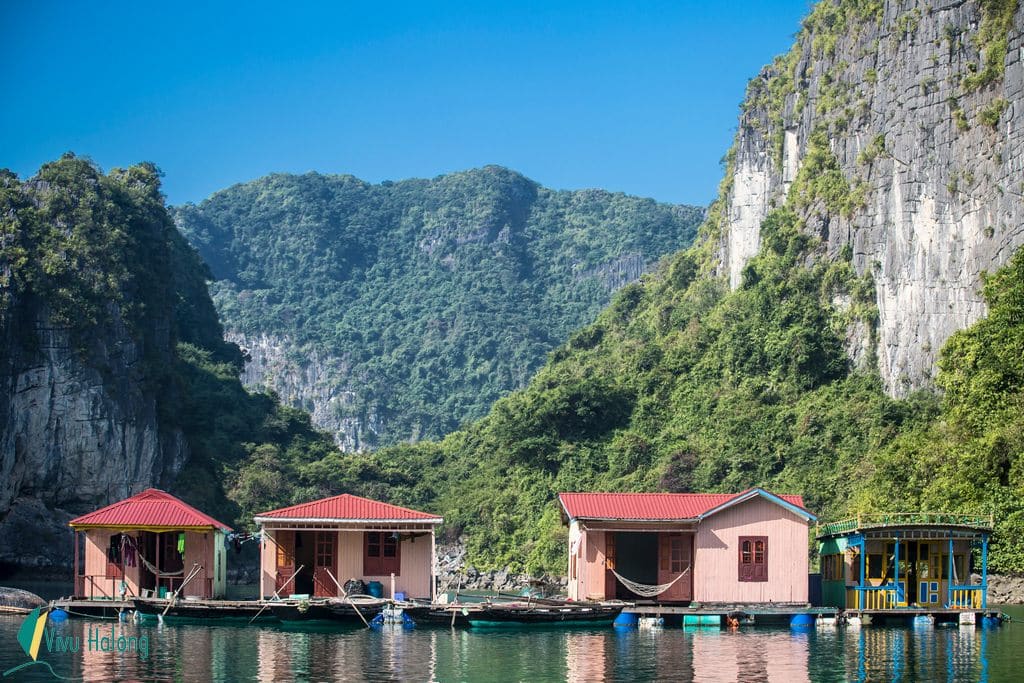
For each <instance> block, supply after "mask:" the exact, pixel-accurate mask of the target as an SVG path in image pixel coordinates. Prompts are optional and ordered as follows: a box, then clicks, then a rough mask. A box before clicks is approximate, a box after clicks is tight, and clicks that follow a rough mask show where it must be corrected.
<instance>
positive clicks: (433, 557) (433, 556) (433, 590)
mask: <svg viewBox="0 0 1024 683" xmlns="http://www.w3.org/2000/svg"><path fill="white" fill-rule="evenodd" d="M436 596H437V539H436V538H435V536H434V527H430V603H431V604H433V603H434V600H435V598H436Z"/></svg>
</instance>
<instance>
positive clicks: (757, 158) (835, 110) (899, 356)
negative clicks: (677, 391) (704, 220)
mask: <svg viewBox="0 0 1024 683" xmlns="http://www.w3.org/2000/svg"><path fill="white" fill-rule="evenodd" d="M1022 12H1024V10H1022V8H1021V7H1019V6H1018V3H1017V2H1016V0H1013V1H1011V2H1005V1H1001V0H999V1H987V2H963V1H956V2H934V3H924V2H913V1H908V0H900V1H896V2H884V3H882V2H848V1H846V0H843V1H836V0H823V2H821V3H819V5H818V6H816V7H815V9H814V10H813V12H812V14H811V15H810V17H809V18H808V19H806V20H805V22H804V25H805V27H807V28H808V30H807V31H804V32H802V33H801V35H800V38H799V40H798V42H797V44H796V45H795V46H794V48H793V50H792V51H791V52H790V53H789V54H788V55H787V56H785V57H782V58H780V59H778V60H776V61H775V63H774V64H772V65H771V66H769V67H767V68H766V69H765V70H764V71H763V72H762V73H761V74H760V75H759V76H758V77H757V78H756V79H754V80H753V81H752V82H751V85H750V88H749V91H748V98H747V101H746V102H745V103H744V107H743V115H742V117H741V120H740V129H739V135H738V137H737V140H736V144H735V147H734V149H733V151H732V153H731V154H732V163H731V172H730V175H729V176H728V177H727V178H726V188H727V192H728V194H727V196H728V206H727V208H726V210H725V211H724V212H723V214H724V215H723V220H722V222H721V231H720V243H719V260H720V264H721V265H720V269H721V272H722V273H724V274H726V275H728V279H729V282H730V285H731V286H732V287H733V288H736V287H738V286H739V285H740V282H741V280H742V273H743V268H744V266H745V264H746V263H747V261H748V260H749V259H750V258H751V257H753V256H754V255H755V254H757V252H758V249H759V247H760V242H761V240H760V237H761V236H760V231H761V222H762V221H763V219H764V218H765V217H766V216H767V215H768V213H769V211H771V210H772V209H773V208H774V207H775V206H779V205H781V204H782V203H783V202H784V201H785V200H786V198H787V197H790V198H791V199H792V198H793V193H796V194H800V193H801V187H800V186H801V185H803V186H804V187H806V185H807V182H804V180H805V179H802V178H800V177H799V176H800V172H801V169H802V168H805V167H808V165H809V162H808V160H809V159H810V165H811V166H815V168H814V175H815V176H816V177H817V178H818V179H822V178H825V177H826V176H827V175H828V173H829V171H830V170H838V171H839V172H840V173H841V174H842V177H843V178H845V180H846V183H845V184H846V187H842V185H843V183H841V182H837V183H836V185H835V186H833V187H830V188H822V189H824V190H825V195H826V197H827V198H826V199H825V200H822V199H820V198H819V199H817V200H815V201H813V202H811V203H809V204H807V205H803V206H798V211H799V213H800V214H801V216H802V217H803V218H805V219H806V220H807V227H808V229H810V230H811V231H813V232H814V233H816V234H817V235H819V236H820V237H821V238H822V239H823V240H824V241H825V243H826V244H827V249H828V251H829V253H830V255H832V256H838V255H839V254H841V253H842V252H843V251H844V250H849V253H850V254H851V255H852V263H853V266H854V267H855V269H856V271H857V273H858V274H859V275H864V274H869V275H870V276H871V277H872V278H873V280H874V288H875V300H876V304H877V320H874V321H871V323H870V324H860V325H857V326H851V328H850V330H849V331H848V350H849V352H850V354H851V356H852V357H853V358H854V360H855V361H856V362H857V363H859V364H861V365H865V364H868V363H869V361H870V360H873V359H874V358H875V357H877V360H878V370H879V372H880V373H881V376H882V379H883V381H884V383H885V386H886V389H887V391H888V392H889V393H890V394H892V395H895V396H902V395H905V394H907V393H908V392H910V391H911V390H913V389H916V388H920V387H923V386H927V385H929V383H930V381H931V379H932V378H933V375H934V372H935V361H936V357H937V354H938V352H939V350H940V349H941V348H942V345H943V343H944V342H945V341H946V339H947V338H949V336H950V335H951V334H952V333H953V332H955V331H956V330H959V329H962V328H964V327H967V326H968V325H970V324H971V323H972V322H974V321H976V320H978V319H979V318H980V317H982V316H983V315H984V314H985V312H986V310H985V304H984V302H983V300H982V297H981V295H980V292H979V290H980V285H981V278H982V274H983V273H984V272H985V271H992V270H995V269H996V268H997V267H998V266H1000V265H1002V264H1003V263H1005V262H1006V261H1007V259H1008V258H1009V257H1010V256H1011V255H1012V254H1013V252H1014V251H1015V249H1016V248H1017V247H1019V246H1020V245H1021V244H1024V202H1022V198H1024V125H1022V120H1024V119H1022V116H1024V61H1022V55H1024V43H1022V26H1024V14H1022ZM823 157H824V158H823ZM806 180H807V181H810V180H811V179H810V178H807V179H806ZM831 180H836V181H838V180H840V179H839V178H838V177H833V178H831V179H830V182H831ZM794 185H796V186H797V187H796V188H794ZM796 203H797V204H798V205H799V201H797V202H796ZM793 204H794V202H793V201H790V205H793Z"/></svg>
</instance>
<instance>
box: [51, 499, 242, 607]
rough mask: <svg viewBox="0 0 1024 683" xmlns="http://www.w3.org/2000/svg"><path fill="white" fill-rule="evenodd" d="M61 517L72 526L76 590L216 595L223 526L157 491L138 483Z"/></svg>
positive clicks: (222, 567)
mask: <svg viewBox="0 0 1024 683" xmlns="http://www.w3.org/2000/svg"><path fill="white" fill-rule="evenodd" d="M68 524H69V526H70V527H71V528H72V529H74V531H75V533H74V544H75V547H74V553H75V577H74V579H75V595H76V596H79V597H85V598H103V599H111V598H115V599H116V598H132V597H138V596H149V595H153V596H162V595H165V594H166V593H167V592H168V591H174V590H181V594H182V595H184V596H194V597H201V598H214V597H223V595H224V592H225V589H226V587H227V566H226V565H227V551H226V549H225V544H224V537H225V534H227V532H229V531H231V527H229V526H227V525H226V524H222V523H221V522H218V521H217V520H215V519H214V518H213V517H210V516H209V515H207V514H204V513H202V512H200V511H199V510H196V509H195V508H194V507H192V506H191V505H189V504H188V503H186V502H184V501H182V500H180V499H178V498H175V497H174V496H172V495H171V494H169V493H167V492H165V491H161V490H160V489H146V490H145V491H143V492H141V493H137V494H135V495H134V496H132V497H130V498H125V499H124V500H121V501H118V502H116V503H113V504H111V505H108V506H106V507H105V508H101V509H99V510H96V511H95V512H90V513H89V514H87V515H82V516H81V517H76V518H75V519H73V520H71V521H70V522H69V523H68ZM83 536H84V544H83V541H82V537H83ZM83 556H84V557H83ZM80 557H82V558H83V559H84V562H83V560H80V559H79V558H80ZM82 564H84V567H82V566H81V565H82ZM193 574H194V575H193ZM190 577H191V578H190Z"/></svg>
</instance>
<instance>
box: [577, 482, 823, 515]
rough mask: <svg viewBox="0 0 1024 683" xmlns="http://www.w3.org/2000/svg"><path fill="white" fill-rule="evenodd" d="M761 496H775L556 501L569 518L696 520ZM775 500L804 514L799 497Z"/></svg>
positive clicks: (617, 496)
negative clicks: (719, 509) (793, 506)
mask: <svg viewBox="0 0 1024 683" xmlns="http://www.w3.org/2000/svg"><path fill="white" fill-rule="evenodd" d="M762 494H763V495H764V496H765V497H767V498H768V499H769V500H771V499H772V498H775V497H776V495H775V494H772V493H769V492H767V491H764V490H763V489H749V490H747V491H744V492H742V493H561V494H559V496H558V498H559V500H560V501H561V502H562V507H563V508H564V509H565V512H566V514H567V515H568V516H569V517H570V518H571V519H575V518H584V519H616V520H643V521H666V520H680V519H698V518H700V517H703V516H705V515H707V514H708V513H711V512H713V511H717V509H718V508H722V507H723V506H725V507H728V505H729V503H731V502H736V503H738V502H740V500H746V499H747V498H749V497H752V496H756V495H762ZM777 497H778V498H781V499H782V500H783V501H785V502H786V503H789V504H790V505H795V506H797V507H799V508H800V509H801V510H803V511H804V512H807V509H806V508H805V507H804V499H803V497H802V496H791V495H780V496H777ZM807 514H810V513H809V512H808V513H807ZM811 516H812V517H813V515H811Z"/></svg>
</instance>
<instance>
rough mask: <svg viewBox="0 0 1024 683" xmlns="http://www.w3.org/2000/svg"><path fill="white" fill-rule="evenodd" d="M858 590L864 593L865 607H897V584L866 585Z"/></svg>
mask: <svg viewBox="0 0 1024 683" xmlns="http://www.w3.org/2000/svg"><path fill="white" fill-rule="evenodd" d="M857 590H859V591H862V592H863V593H864V607H863V609H895V608H896V586H864V587H863V588H858V589H857Z"/></svg>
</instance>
